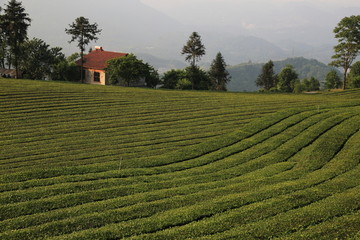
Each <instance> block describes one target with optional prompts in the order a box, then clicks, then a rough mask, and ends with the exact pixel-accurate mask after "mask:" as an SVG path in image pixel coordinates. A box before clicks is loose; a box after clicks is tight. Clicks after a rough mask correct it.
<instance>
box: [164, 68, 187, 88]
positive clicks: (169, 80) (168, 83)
mask: <svg viewBox="0 0 360 240" xmlns="http://www.w3.org/2000/svg"><path fill="white" fill-rule="evenodd" d="M184 78H187V75H186V71H185V70H182V69H171V70H169V71H167V72H165V73H164V75H163V77H162V84H163V88H167V89H175V88H177V84H178V82H179V81H180V80H181V79H184Z"/></svg>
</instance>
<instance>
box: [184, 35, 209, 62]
mask: <svg viewBox="0 0 360 240" xmlns="http://www.w3.org/2000/svg"><path fill="white" fill-rule="evenodd" d="M181 54H182V55H185V56H186V57H185V60H186V61H188V62H190V64H191V66H195V64H196V62H198V61H199V60H200V59H201V57H202V56H204V55H205V46H204V45H203V44H202V42H201V37H200V35H199V34H198V33H197V32H193V33H192V34H191V35H190V37H189V40H188V41H187V43H186V45H184V47H183V49H182V51H181Z"/></svg>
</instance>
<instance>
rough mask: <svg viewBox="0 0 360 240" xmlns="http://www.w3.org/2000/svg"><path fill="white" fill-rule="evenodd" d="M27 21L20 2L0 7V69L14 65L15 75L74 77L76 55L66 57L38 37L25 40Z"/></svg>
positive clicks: (11, 0) (10, 2)
mask: <svg viewBox="0 0 360 240" xmlns="http://www.w3.org/2000/svg"><path fill="white" fill-rule="evenodd" d="M30 24H31V19H30V17H29V15H28V14H27V13H26V12H25V9H24V8H23V7H22V4H21V2H17V1H16V0H10V1H9V2H8V3H7V4H5V7H4V8H3V9H2V8H1V7H0V68H3V69H11V68H15V71H16V74H15V76H13V77H16V78H19V77H23V78H28V79H56V80H64V81H76V80H78V79H79V77H78V76H79V73H80V70H79V69H78V67H77V65H76V64H75V60H76V59H77V58H78V54H74V55H72V56H70V57H68V58H66V57H65V54H64V53H62V48H60V47H50V45H49V44H47V43H46V42H45V41H43V40H42V39H39V38H33V39H30V40H29V39H28V36H27V30H28V27H29V26H30ZM2 77H9V76H2Z"/></svg>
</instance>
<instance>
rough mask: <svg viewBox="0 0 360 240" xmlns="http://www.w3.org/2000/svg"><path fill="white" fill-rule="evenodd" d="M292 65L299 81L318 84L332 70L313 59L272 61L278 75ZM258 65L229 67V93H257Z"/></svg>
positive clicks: (249, 64)
mask: <svg viewBox="0 0 360 240" xmlns="http://www.w3.org/2000/svg"><path fill="white" fill-rule="evenodd" d="M288 64H290V65H292V66H293V67H294V68H295V71H296V72H297V73H298V74H299V79H304V78H310V77H315V78H316V79H318V80H319V81H320V82H323V81H324V80H325V77H326V74H327V73H328V72H329V71H330V70H332V69H333V68H332V67H330V66H328V65H325V64H324V63H321V62H319V61H317V60H315V59H306V58H303V57H298V58H289V59H286V60H283V61H274V71H275V73H279V72H280V71H281V69H282V68H284V67H285V66H286V65H288ZM263 65H264V64H259V63H255V64H254V63H245V64H240V65H236V66H231V67H229V68H228V71H229V73H230V75H231V77H232V78H231V81H230V83H229V84H228V86H227V87H228V90H229V91H250V92H251V91H257V90H258V87H257V86H256V84H255V81H256V79H257V77H258V76H259V74H260V73H261V69H262V66H263Z"/></svg>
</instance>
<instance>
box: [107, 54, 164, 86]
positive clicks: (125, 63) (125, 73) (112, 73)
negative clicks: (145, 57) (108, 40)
mask: <svg viewBox="0 0 360 240" xmlns="http://www.w3.org/2000/svg"><path fill="white" fill-rule="evenodd" d="M106 73H107V74H108V75H109V81H110V83H111V84H114V85H116V84H118V85H125V86H131V85H133V84H136V83H138V82H139V81H140V80H142V79H143V80H144V81H145V83H146V85H147V86H148V87H152V88H154V87H156V85H157V84H158V83H159V82H160V79H159V74H158V72H157V71H156V70H155V69H154V68H153V67H152V66H150V65H149V64H147V63H144V62H143V61H142V60H140V59H137V57H136V56H135V55H134V54H129V55H127V56H125V57H121V58H115V59H112V60H110V61H108V66H107V69H106Z"/></svg>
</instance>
